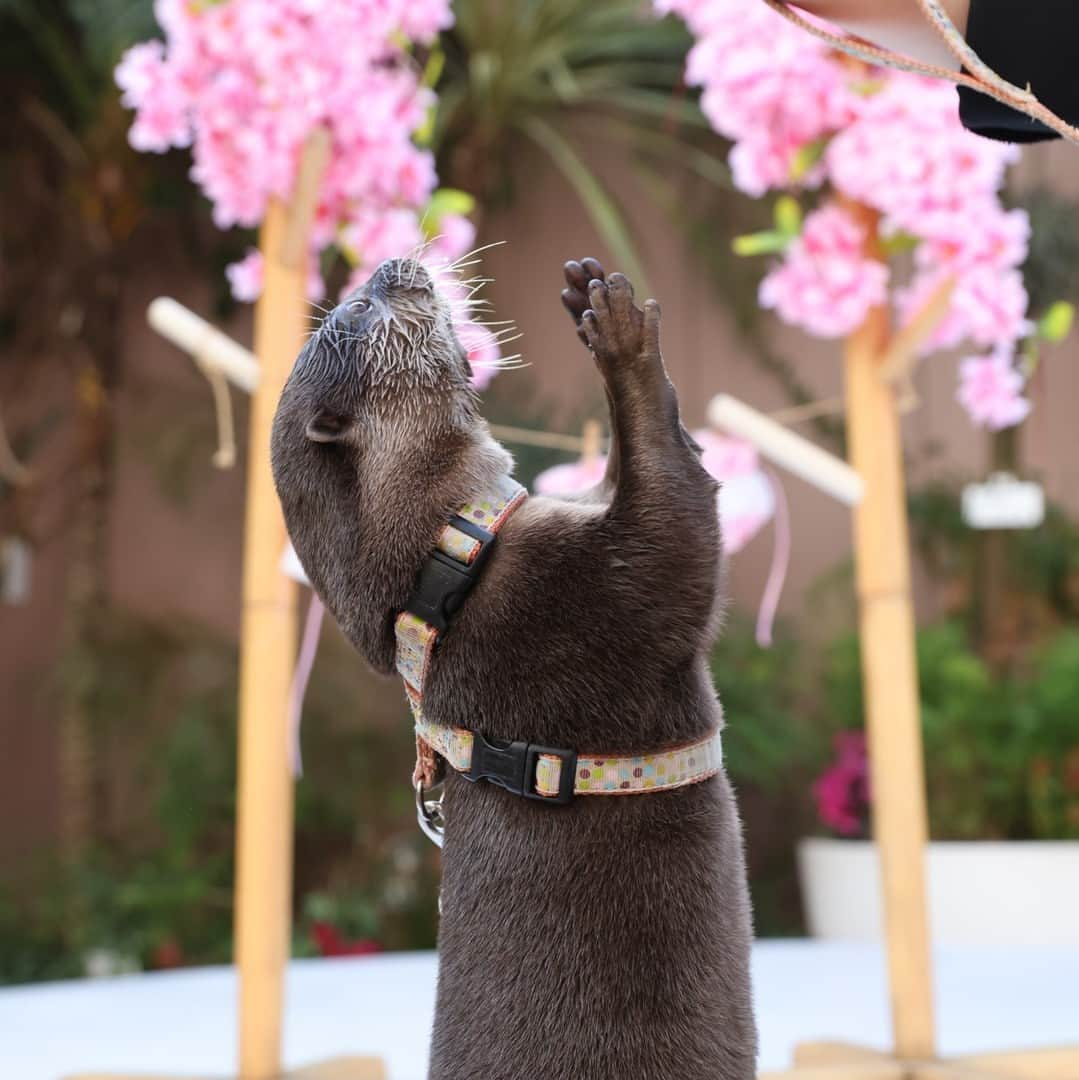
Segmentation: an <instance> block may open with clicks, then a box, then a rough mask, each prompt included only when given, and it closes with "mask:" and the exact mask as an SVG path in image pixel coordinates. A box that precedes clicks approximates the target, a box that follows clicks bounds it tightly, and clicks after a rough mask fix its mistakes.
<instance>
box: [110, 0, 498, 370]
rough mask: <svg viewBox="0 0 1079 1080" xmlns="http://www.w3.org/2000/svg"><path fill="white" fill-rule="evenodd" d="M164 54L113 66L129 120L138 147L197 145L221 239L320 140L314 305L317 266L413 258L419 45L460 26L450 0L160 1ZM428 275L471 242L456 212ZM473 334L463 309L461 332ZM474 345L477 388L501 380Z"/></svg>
mask: <svg viewBox="0 0 1079 1080" xmlns="http://www.w3.org/2000/svg"><path fill="white" fill-rule="evenodd" d="M154 11H155V14H156V17H157V21H158V24H159V25H160V26H161V28H162V30H163V32H164V38H165V40H164V41H148V42H143V43H141V44H138V45H135V46H133V47H132V48H131V49H129V50H128V51H127V52H126V53H125V54H124V57H123V58H122V60H121V61H120V64H119V65H118V66H117V69H116V82H117V84H118V86H119V87H120V89H121V91H122V101H123V103H124V104H125V105H126V106H127V107H129V108H131V109H134V110H135V120H134V123H133V124H132V126H131V131H130V134H129V139H130V141H131V144H132V146H134V147H135V148H136V149H138V150H144V151H153V152H157V153H161V152H164V151H166V150H168V149H170V148H171V147H190V148H191V156H192V167H191V178H192V179H193V180H194V181H195V183H196V184H198V186H199V187H200V188H201V189H202V191H203V193H204V194H205V195H206V196H207V198H208V199H209V200H210V202H211V204H212V207H213V218H214V222H215V223H216V224H217V225H218V227H219V228H222V229H227V228H232V227H233V226H237V225H239V226H243V227H248V228H250V227H253V226H255V225H257V224H258V223H259V222H260V221H261V220H262V218H263V216H264V215H265V213H266V207H267V204H268V202H269V200H270V199H271V198H275V197H276V198H287V197H288V196H289V194H290V192H291V190H292V186H293V183H294V181H295V176H296V168H297V164H298V162H299V159H300V154H301V152H302V149H303V146H304V144H305V142H306V140H307V138H308V136H310V134H311V133H312V132H313V131H314V130H315V129H316V128H324V129H325V130H327V131H328V132H329V134H330V138H331V155H330V161H329V164H328V166H327V169H326V172H325V174H324V176H323V179H322V183H321V186H320V188H319V193H318V203H317V206H316V209H315V217H314V224H313V227H312V230H311V252H310V269H309V273H308V294H309V296H311V297H312V298H315V299H317V298H318V297H319V296H321V295H322V293H323V292H324V285H323V283H322V278H321V276H320V274H319V272H318V262H319V260H318V256H319V255H320V254H321V252H322V251H323V250H324V249H325V248H327V247H330V246H338V247H340V248H342V249H343V250H345V251H346V252H347V253H348V255H349V257H350V258H351V260H352V261H353V263H354V265H355V267H356V272H355V274H354V275H353V280H352V281H351V282H350V286H351V285H354V284H355V283H356V282H357V281H358V280H362V279H364V278H366V277H367V276H368V275H369V274H370V272H371V271H372V270H373V269H374V267H375V266H377V265H378V263H380V262H381V261H382V260H383V259H386V258H390V257H394V256H403V255H408V254H409V253H411V252H413V251H418V250H419V249H420V248H421V247H422V245H423V240H424V232H423V228H422V227H421V215H422V214H423V212H424V208H425V207H426V205H427V203H428V201H429V200H430V197H431V194H432V192H433V191H434V190H435V188H436V186H437V183H438V178H437V176H436V174H435V166H434V158H433V156H432V154H431V152H430V151H429V150H426V149H424V148H422V147H420V146H418V145H417V144H416V141H415V140H414V135H415V134H416V132H417V131H418V129H419V128H420V127H421V126H422V125H423V124H424V123H425V122H426V120H427V117H428V114H429V112H430V110H431V109H432V108H433V107H434V105H435V97H434V94H433V93H432V91H431V90H430V89H428V88H426V87H424V86H422V85H421V83H420V80H419V75H418V70H417V65H416V64H415V62H414V60H413V58H412V56H411V55H410V44H411V43H412V42H426V41H430V40H431V39H432V38H434V37H435V35H436V34H438V32H439V31H441V30H444V29H445V28H446V27H448V26H450V25H451V23H452V21H453V20H452V13H451V10H450V4H449V0H217V2H215V3H206V2H205V0H156V3H155V5H154ZM439 230H440V233H441V236H440V237H439V238H438V239H437V240H436V241H434V242H433V243H432V244H431V245H430V248H429V253H428V256H427V257H428V258H429V259H430V261H431V262H432V263H434V264H442V265H444V264H446V263H449V262H450V261H452V260H453V259H454V258H456V257H458V256H459V255H460V254H461V253H462V252H463V251H465V250H467V248H468V246H469V245H470V244H471V243H472V240H473V237H474V230H473V228H472V226H471V224H470V223H469V222H468V221H467V220H466V219H464V218H461V217H460V216H457V215H452V216H447V217H446V218H445V219H444V220H443V221H442V222H440V224H439ZM226 274H227V276H228V280H229V284H230V286H231V287H232V290H233V295H235V296H236V298H237V299H239V300H244V301H252V300H254V299H256V298H257V296H258V294H259V292H260V291H261V277H262V269H261V262H260V259H259V258H258V255H257V253H249V254H248V255H247V256H246V257H245V258H244V259H242V260H241V261H240V262H238V263H234V264H232V266H230V267H229V268H228V269H227V271H226ZM465 322H467V315H466V311H465V309H463V308H461V309H460V318H459V319H458V324H459V325H462V324H463V323H465ZM469 333H470V344H469V345H467V346H466V348H468V351H469V355H470V356H475V357H476V358H477V362H482V364H483V365H485V366H484V367H482V369H481V368H477V369H476V383H477V385H481V384H483V385H485V384H486V382H487V381H488V380H489V379H490V377H491V375H492V374H493V372H494V370H495V368H494V367H493V366H492V361H493V360H494V359H497V356H498V348H497V345H496V344H494V343H493V339H492V338H491V336H490V335H485V334H480V333H472V332H469Z"/></svg>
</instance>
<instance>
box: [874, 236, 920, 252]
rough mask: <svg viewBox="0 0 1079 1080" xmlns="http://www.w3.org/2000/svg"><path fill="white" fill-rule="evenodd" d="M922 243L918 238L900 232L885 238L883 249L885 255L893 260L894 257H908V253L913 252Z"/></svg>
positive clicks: (882, 242) (882, 241)
mask: <svg viewBox="0 0 1079 1080" xmlns="http://www.w3.org/2000/svg"><path fill="white" fill-rule="evenodd" d="M920 243H921V241H920V240H919V239H918V237H916V236H912V235H911V234H910V233H907V232H902V231H900V232H894V233H892V235H891V236H885V237H884V238H883V239H882V240H881V247H882V248H883V250H884V254H885V255H887V256H888V257H889V258H891V256H893V255H906V254H907V252H909V251H913V250H914V249H915V248H916V247H917V246H918V245H919V244H920Z"/></svg>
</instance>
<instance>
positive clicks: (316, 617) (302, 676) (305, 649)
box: [288, 593, 326, 779]
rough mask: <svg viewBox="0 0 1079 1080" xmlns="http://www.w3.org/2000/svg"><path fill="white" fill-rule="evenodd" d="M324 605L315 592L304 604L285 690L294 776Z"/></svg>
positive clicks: (297, 771) (300, 768)
mask: <svg viewBox="0 0 1079 1080" xmlns="http://www.w3.org/2000/svg"><path fill="white" fill-rule="evenodd" d="M325 612H326V608H325V607H324V606H323V603H322V601H321V600H320V599H319V598H318V596H317V595H316V594H315V593H312V594H311V603H310V604H308V606H307V619H306V621H305V622H304V628H303V638H302V640H301V643H300V655H299V656H298V657H297V659H296V670H295V671H294V672H293V675H292V685H291V686H290V687H289V693H288V757H289V765H290V767H291V768H292V775H293V776H294V777H296V778H297V779H298V778H299V777H301V776H303V757H302V755H301V753H300V721H301V719H302V717H303V699H304V697H305V696H306V694H307V684H308V682H309V681H310V679H311V669H312V668H313V667H314V666H315V653H317V652H318V639H319V636H320V634H321V632H322V616H323V615H324V614H325Z"/></svg>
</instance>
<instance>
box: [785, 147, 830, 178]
mask: <svg viewBox="0 0 1079 1080" xmlns="http://www.w3.org/2000/svg"><path fill="white" fill-rule="evenodd" d="M827 146H828V137H827V136H822V137H821V138H819V139H814V140H813V142H809V143H806V144H805V145H804V146H800V147H799V148H798V150H797V151H796V152H795V155H794V158H793V159H792V160H791V168H790V178H791V180H794V181H798V180H802V179H804V178H805V176H806V174H807V173H808V172H809V170H810V169H812V168H813V166H814V165H816V164H817V162H818V161H820V159H821V158H822V157H823V156H824V151H825V149H826V148H827Z"/></svg>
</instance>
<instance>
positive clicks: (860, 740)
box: [813, 731, 870, 836]
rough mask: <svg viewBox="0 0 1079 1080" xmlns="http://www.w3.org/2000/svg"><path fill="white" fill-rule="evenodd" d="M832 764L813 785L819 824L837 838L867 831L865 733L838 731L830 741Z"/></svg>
mask: <svg viewBox="0 0 1079 1080" xmlns="http://www.w3.org/2000/svg"><path fill="white" fill-rule="evenodd" d="M832 745H833V746H834V747H835V760H834V761H833V762H832V764H831V765H829V766H828V768H827V769H825V770H824V772H823V773H821V775H820V776H819V777H818V778H817V780H816V782H815V783H814V784H813V797H814V798H815V799H816V801H817V814H818V816H819V817H820V819H821V823H822V824H824V825H826V826H827V827H828V828H829V829H832V830H833V831H834V832H837V833H839V835H840V836H859V835H863V834H864V833H865V832H866V831H867V830H868V817H869V797H870V796H869V760H868V758H867V757H866V748H865V733H864V732H861V731H841V732H839V733H838V734H837V735H836V736H835V739H834V740H833V744H832Z"/></svg>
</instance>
